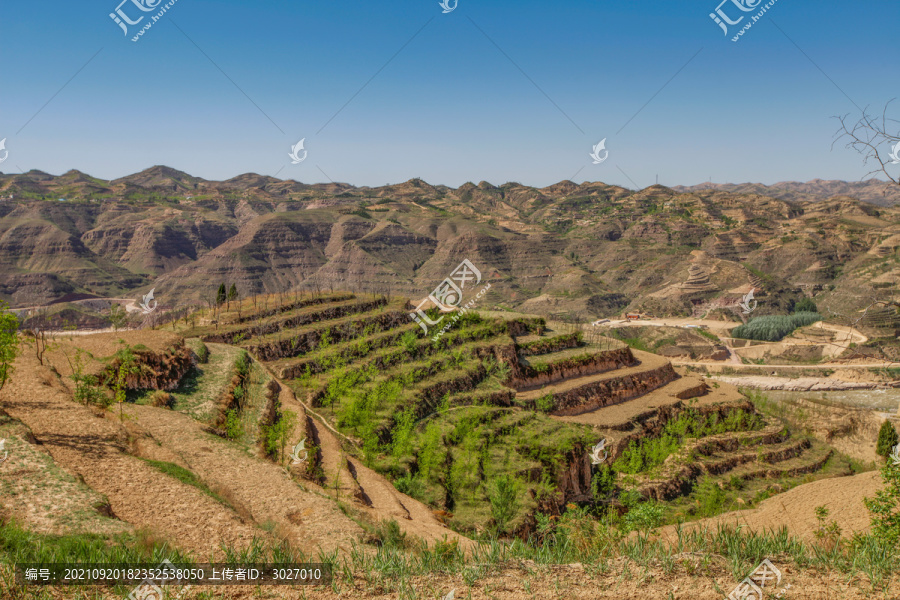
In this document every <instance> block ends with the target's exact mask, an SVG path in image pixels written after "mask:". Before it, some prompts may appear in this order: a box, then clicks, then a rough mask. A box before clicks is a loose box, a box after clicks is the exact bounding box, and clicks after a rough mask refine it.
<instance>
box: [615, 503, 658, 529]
mask: <svg viewBox="0 0 900 600" xmlns="http://www.w3.org/2000/svg"><path fill="white" fill-rule="evenodd" d="M622 520H623V522H624V523H625V527H626V528H627V529H628V531H643V532H648V531H650V530H651V529H655V528H656V527H659V526H660V525H662V522H663V508H662V506H660V505H659V504H657V503H656V502H641V503H640V504H638V505H637V506H635V507H634V508H632V509H631V510H629V511H628V512H627V513H626V514H625V517H624V518H623V519H622Z"/></svg>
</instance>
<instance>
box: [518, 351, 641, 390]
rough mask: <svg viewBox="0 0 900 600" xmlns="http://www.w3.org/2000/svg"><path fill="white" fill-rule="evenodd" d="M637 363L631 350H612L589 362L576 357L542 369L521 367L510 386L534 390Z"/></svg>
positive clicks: (591, 358) (594, 357)
mask: <svg viewBox="0 0 900 600" xmlns="http://www.w3.org/2000/svg"><path fill="white" fill-rule="evenodd" d="M635 363H636V360H635V358H634V355H633V354H632V353H631V349H630V348H620V349H618V350H610V351H609V352H604V353H602V354H595V355H592V356H591V357H590V359H589V360H580V359H579V358H578V357H574V358H572V359H570V360H566V361H561V362H558V363H552V364H548V365H545V366H543V367H542V368H538V367H534V366H530V365H520V367H519V369H517V373H516V375H517V376H516V377H514V378H512V379H510V381H509V383H508V385H510V386H511V387H514V388H515V389H517V390H519V391H526V390H533V389H537V388H540V387H543V386H545V385H548V384H551V383H554V382H557V381H562V380H564V379H570V378H575V377H583V376H585V375H596V374H598V373H604V372H606V371H612V370H613V369H621V368H623V367H630V366H632V365H633V364H635Z"/></svg>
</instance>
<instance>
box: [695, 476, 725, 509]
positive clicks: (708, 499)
mask: <svg viewBox="0 0 900 600" xmlns="http://www.w3.org/2000/svg"><path fill="white" fill-rule="evenodd" d="M725 497H726V496H725V490H723V489H722V488H721V487H719V484H718V483H716V481H715V480H714V479H713V478H712V477H710V476H708V475H704V476H703V477H702V478H701V479H700V482H699V483H698V484H697V487H696V488H695V489H694V498H695V499H696V501H697V512H698V514H700V515H701V516H703V517H711V516H713V515H715V514H716V513H718V512H719V510H720V509H721V508H722V505H723V504H724V503H725Z"/></svg>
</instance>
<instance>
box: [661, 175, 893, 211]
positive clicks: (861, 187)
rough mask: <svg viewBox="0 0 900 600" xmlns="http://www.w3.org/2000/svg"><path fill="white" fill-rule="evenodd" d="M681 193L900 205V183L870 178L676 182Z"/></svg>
mask: <svg viewBox="0 0 900 600" xmlns="http://www.w3.org/2000/svg"><path fill="white" fill-rule="evenodd" d="M672 189H673V190H676V191H678V192H700V191H704V190H719V191H722V192H734V193H735V194H759V195H761V196H771V197H772V198H778V199H780V200H791V201H793V202H802V201H808V202H814V201H816V200H828V199H829V198H834V197H836V196H844V197H847V198H855V199H856V200H862V201H863V202H871V203H872V204H877V205H878V206H894V205H896V204H900V186H897V185H894V184H893V183H890V182H885V181H879V180H877V179H869V180H868V181H839V180H833V181H827V180H825V179H813V180H812V181H807V182H806V183H803V182H800V181H782V182H780V183H775V184H772V185H763V184H761V183H701V184H700V185H692V186H683V185H676V186H674V187H673V188H672Z"/></svg>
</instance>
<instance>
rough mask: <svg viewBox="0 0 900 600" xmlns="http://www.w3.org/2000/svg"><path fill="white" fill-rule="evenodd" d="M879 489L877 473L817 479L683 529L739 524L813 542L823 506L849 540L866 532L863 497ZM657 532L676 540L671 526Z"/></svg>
mask: <svg viewBox="0 0 900 600" xmlns="http://www.w3.org/2000/svg"><path fill="white" fill-rule="evenodd" d="M881 487H882V482H881V475H880V474H879V473H878V472H877V471H871V472H868V473H861V474H859V475H853V476H852V477H835V478H831V479H820V480H819V481H814V482H812V483H806V484H803V485H799V486H797V487H795V488H793V489H790V490H788V491H786V492H784V493H783V494H777V495H776V496H773V497H771V498H768V499H766V500H763V501H762V502H760V504H759V506H757V507H756V508H752V509H748V510H741V511H735V512H730V513H725V514H722V515H719V516H716V517H712V518H709V519H702V520H700V521H695V522H692V523H688V524H686V525H684V526H683V528H684V529H690V528H695V527H707V528H709V529H710V530H711V531H715V530H716V528H717V527H719V526H720V525H734V526H737V525H742V526H745V527H747V528H749V529H750V530H751V531H756V532H763V531H769V530H772V531H777V530H778V529H779V528H781V527H787V529H788V531H789V532H791V534H793V535H795V536H797V537H799V538H802V539H803V540H805V541H807V542H812V541H814V540H815V539H816V538H815V532H816V530H817V529H818V527H819V523H818V521H817V520H816V507H817V506H825V507H826V508H828V512H829V515H828V520H829V521H832V520H834V521H836V522H837V524H838V525H840V527H841V530H842V532H843V535H844V536H847V537H849V536H851V535H853V534H854V533H856V532H863V531H868V529H869V526H870V515H869V511H868V510H867V509H866V507H865V505H864V504H863V498H865V497H867V496H868V497H872V496H874V495H875V492H876V491H878V490H879V489H881ZM659 533H660V535H661V536H662V537H664V538H668V539H672V540H674V539H677V534H676V533H675V527H674V526H668V527H664V528H662V529H660V531H659Z"/></svg>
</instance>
